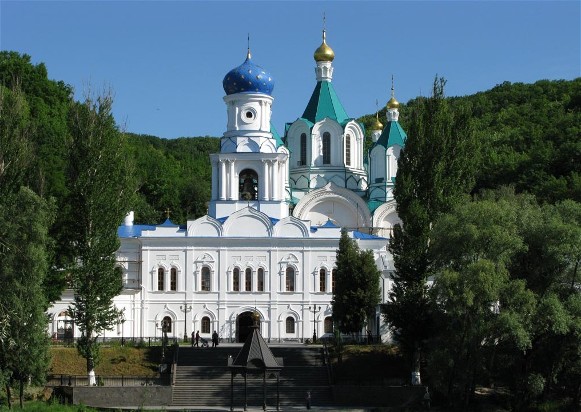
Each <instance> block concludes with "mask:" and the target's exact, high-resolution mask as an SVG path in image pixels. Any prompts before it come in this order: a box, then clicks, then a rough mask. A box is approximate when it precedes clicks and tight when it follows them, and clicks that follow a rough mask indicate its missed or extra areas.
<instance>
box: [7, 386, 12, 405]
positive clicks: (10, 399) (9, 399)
mask: <svg viewBox="0 0 581 412" xmlns="http://www.w3.org/2000/svg"><path fill="white" fill-rule="evenodd" d="M11 380H12V379H9V380H8V381H7V382H6V401H7V402H8V409H12V393H11V392H10V381H11Z"/></svg>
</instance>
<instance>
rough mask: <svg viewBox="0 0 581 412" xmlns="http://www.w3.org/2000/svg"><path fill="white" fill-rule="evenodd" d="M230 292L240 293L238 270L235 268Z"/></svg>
mask: <svg viewBox="0 0 581 412" xmlns="http://www.w3.org/2000/svg"><path fill="white" fill-rule="evenodd" d="M232 290H233V291H234V292H239V291H240V270H238V268H235V269H234V272H233V273H232Z"/></svg>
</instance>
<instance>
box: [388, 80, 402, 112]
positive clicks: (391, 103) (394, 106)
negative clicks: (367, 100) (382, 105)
mask: <svg viewBox="0 0 581 412" xmlns="http://www.w3.org/2000/svg"><path fill="white" fill-rule="evenodd" d="M387 108H388V109H399V102H398V101H397V100H395V89H394V87H393V74H392V75H391V99H389V101H388V102H387Z"/></svg>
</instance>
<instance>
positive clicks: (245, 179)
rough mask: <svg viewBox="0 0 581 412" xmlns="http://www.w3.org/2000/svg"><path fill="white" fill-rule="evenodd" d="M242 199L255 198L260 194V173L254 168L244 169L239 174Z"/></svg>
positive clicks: (239, 188) (239, 191) (239, 190)
mask: <svg viewBox="0 0 581 412" xmlns="http://www.w3.org/2000/svg"><path fill="white" fill-rule="evenodd" d="M238 193H239V199H240V200H255V199H257V194H258V174H257V173H256V172H255V171H254V170H252V169H244V170H243V171H241V172H240V174H239V175H238Z"/></svg>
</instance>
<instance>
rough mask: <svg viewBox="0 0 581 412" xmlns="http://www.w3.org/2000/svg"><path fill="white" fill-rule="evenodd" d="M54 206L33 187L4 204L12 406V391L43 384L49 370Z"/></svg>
mask: <svg viewBox="0 0 581 412" xmlns="http://www.w3.org/2000/svg"><path fill="white" fill-rule="evenodd" d="M53 220H54V206H53V205H52V204H50V203H48V202H46V201H44V200H43V199H41V198H40V197H39V196H37V195H36V194H35V193H33V192H32V191H31V190H29V189H27V188H21V189H20V190H19V191H18V192H17V193H11V194H9V195H7V196H5V197H3V198H2V199H1V200H0V222H1V224H0V238H1V239H3V241H4V245H5V247H4V248H3V249H2V251H0V284H1V285H2V293H1V294H0V322H3V323H4V325H3V326H2V329H3V330H2V331H0V332H2V336H0V365H1V366H0V374H1V375H2V377H3V378H4V379H2V378H0V380H4V384H5V388H6V392H7V398H8V402H9V406H10V388H11V386H12V384H13V383H15V382H17V383H18V384H19V386H20V388H19V389H20V390H19V395H20V404H21V406H22V401H23V389H24V384H25V383H26V382H28V380H29V379H32V381H34V382H36V383H41V382H43V380H44V378H45V376H46V372H47V369H48V366H49V354H48V348H49V341H48V336H47V334H46V321H47V318H46V315H45V311H46V309H47V306H48V304H47V301H46V298H45V294H44V291H43V289H42V284H43V280H44V277H45V276H46V273H47V270H48V254H47V248H48V245H49V243H50V241H49V238H48V228H49V227H50V225H51V224H52V222H53Z"/></svg>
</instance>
